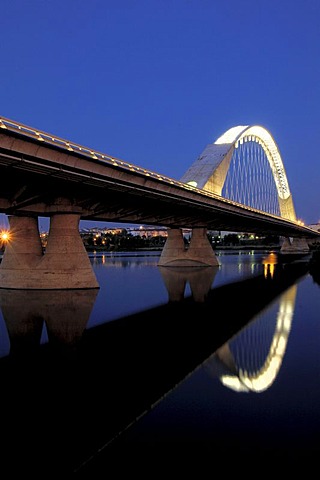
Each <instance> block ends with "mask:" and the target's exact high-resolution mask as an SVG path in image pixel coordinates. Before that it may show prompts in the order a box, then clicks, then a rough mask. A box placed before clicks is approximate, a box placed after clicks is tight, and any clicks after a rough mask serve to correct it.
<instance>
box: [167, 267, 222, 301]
mask: <svg viewBox="0 0 320 480" xmlns="http://www.w3.org/2000/svg"><path fill="white" fill-rule="evenodd" d="M158 268H159V270H160V272H161V276H162V279H163V281H164V284H165V286H166V289H167V292H168V296H169V302H180V301H182V300H183V299H184V296H185V291H186V287H187V284H189V285H190V289H191V294H192V297H193V300H194V301H195V302H204V301H205V299H206V296H207V294H208V292H209V291H210V289H211V287H212V284H213V282H214V278H215V276H216V273H217V271H218V268H219V267H217V266H214V267H158Z"/></svg>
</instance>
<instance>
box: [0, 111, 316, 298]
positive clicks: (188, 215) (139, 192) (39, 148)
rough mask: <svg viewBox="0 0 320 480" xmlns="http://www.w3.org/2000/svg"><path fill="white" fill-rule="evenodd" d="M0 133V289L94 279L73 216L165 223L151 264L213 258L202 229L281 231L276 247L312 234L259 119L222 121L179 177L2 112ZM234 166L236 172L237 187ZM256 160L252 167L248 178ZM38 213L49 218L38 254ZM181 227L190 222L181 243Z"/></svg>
mask: <svg viewBox="0 0 320 480" xmlns="http://www.w3.org/2000/svg"><path fill="white" fill-rule="evenodd" d="M0 132H1V133H0V186H1V190H0V192H1V193H0V212H2V213H5V214H7V215H8V216H9V224H10V239H9V241H8V243H7V246H6V249H5V253H4V256H3V260H2V262H1V266H0V288H14V289H75V288H78V289H82V288H98V287H99V285H98V282H97V280H96V278H95V275H94V273H93V271H92V268H91V264H90V261H89V259H88V256H87V254H86V251H85V249H84V246H83V242H82V240H81V237H80V234H79V221H80V219H84V220H95V221H105V222H122V223H144V224H148V225H161V226H166V227H168V238H167V241H166V244H165V247H164V249H163V251H162V254H161V257H160V261H159V265H160V266H187V267H190V266H199V265H200V266H215V265H218V260H217V258H216V257H215V254H214V251H213V249H212V247H211V245H210V243H209V241H208V238H207V231H208V230H226V231H235V232H251V233H256V234H259V235H279V236H283V237H284V242H283V246H282V251H283V252H292V251H294V252H307V251H308V244H307V240H308V239H309V240H310V239H315V238H319V235H320V234H319V233H318V232H316V231H314V230H312V229H311V228H308V227H306V226H304V225H302V224H301V222H300V221H298V220H297V219H296V215H295V210H294V205H293V201H292V195H291V192H290V189H289V185H288V182H287V177H286V174H285V170H284V166H283V163H282V160H281V156H280V153H279V150H278V148H277V145H276V144H275V142H274V140H273V138H272V136H271V135H270V133H269V132H268V131H267V130H265V129H264V128H263V127H260V126H239V127H234V128H231V129H230V130H228V131H227V132H226V133H225V134H224V135H222V136H221V137H219V138H218V139H217V140H216V141H215V142H214V143H213V144H210V145H208V146H207V147H206V149H205V150H204V152H203V153H202V154H201V155H200V156H199V158H198V159H197V160H196V161H195V162H194V164H193V165H191V166H190V168H189V169H188V170H187V171H186V173H185V175H184V176H183V177H182V179H181V180H180V181H178V180H174V179H172V178H169V177H166V176H164V175H162V174H159V173H155V172H152V171H149V170H147V169H144V168H142V167H139V166H136V165H133V164H130V163H128V162H125V161H122V160H120V159H118V158H115V157H113V156H110V155H107V154H105V153H101V152H98V151H96V150H94V149H90V148H87V147H84V146H82V145H78V144H76V143H73V142H70V141H67V140H64V139H61V138H58V137H56V136H54V135H52V134H49V133H46V132H43V131H40V130H37V129H35V128H32V127H29V126H26V125H23V124H21V123H18V122H15V121H13V120H10V119H7V118H4V117H1V118H0ZM247 147H248V149H247V150H244V149H245V148H247ZM263 162H265V164H264V163H263ZM243 164H245V165H248V169H249V170H245V168H244V167H243ZM239 165H241V166H242V167H241V172H242V174H243V172H245V177H244V180H243V181H242V183H243V185H244V186H245V188H244V189H242V190H241V189H239V186H238V183H239V182H238V179H239V177H240V174H239V170H237V168H238V167H239ZM257 165H258V166H259V169H260V170H259V171H258V172H256V173H255V177H254V178H252V176H251V177H250V178H249V181H248V175H252V172H253V171H255V168H256V166H257ZM266 172H269V173H271V183H270V178H268V177H267V175H266ZM231 173H233V176H232V175H231ZM235 179H236V180H235ZM249 184H250V185H258V184H259V185H260V184H261V185H262V187H263V190H262V191H261V192H262V193H261V192H254V195H253V194H252V193H250V194H249V195H250V197H248V189H247V188H246V187H247V186H248V185H249ZM273 187H274V188H275V190H274V191H273V190H272V188H273ZM226 188H229V189H230V191H226ZM235 190H236V191H237V193H239V192H240V193H241V195H242V197H241V200H240V201H239V200H238V199H237V198H236V196H235V195H234V191H235ZM266 192H267V193H270V192H271V198H272V200H273V203H272V205H273V206H272V207H271V201H270V198H269V197H270V195H269V197H268V196H267V195H266ZM243 195H244V196H243ZM253 197H255V198H258V200H261V198H264V197H266V204H265V205H266V206H264V205H260V204H259V206H258V208H257V207H256V206H255V204H254V198H253ZM274 200H276V202H275V204H276V206H274ZM38 216H46V217H50V232H49V238H48V244H47V248H46V252H45V253H43V251H42V246H41V242H40V235H39V230H38ZM182 228H190V229H192V237H191V242H190V246H189V248H188V249H186V248H185V245H184V242H183V236H182V230H181V229H182Z"/></svg>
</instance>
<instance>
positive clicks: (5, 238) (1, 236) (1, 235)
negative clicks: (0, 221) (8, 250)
mask: <svg viewBox="0 0 320 480" xmlns="http://www.w3.org/2000/svg"><path fill="white" fill-rule="evenodd" d="M9 238H10V235H9V232H6V231H3V232H1V233H0V239H1V240H2V242H4V243H5V242H8V241H9Z"/></svg>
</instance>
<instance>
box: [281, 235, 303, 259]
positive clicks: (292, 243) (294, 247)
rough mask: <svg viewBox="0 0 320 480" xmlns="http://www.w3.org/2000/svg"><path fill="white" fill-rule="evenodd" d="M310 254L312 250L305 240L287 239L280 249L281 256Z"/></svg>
mask: <svg viewBox="0 0 320 480" xmlns="http://www.w3.org/2000/svg"><path fill="white" fill-rule="evenodd" d="M309 252H310V248H309V245H308V242H307V240H306V239H305V238H293V239H292V240H290V238H287V237H285V238H284V240H283V243H282V246H281V249H280V253H281V254H287V253H290V254H297V255H299V254H300V255H301V254H308V253H309Z"/></svg>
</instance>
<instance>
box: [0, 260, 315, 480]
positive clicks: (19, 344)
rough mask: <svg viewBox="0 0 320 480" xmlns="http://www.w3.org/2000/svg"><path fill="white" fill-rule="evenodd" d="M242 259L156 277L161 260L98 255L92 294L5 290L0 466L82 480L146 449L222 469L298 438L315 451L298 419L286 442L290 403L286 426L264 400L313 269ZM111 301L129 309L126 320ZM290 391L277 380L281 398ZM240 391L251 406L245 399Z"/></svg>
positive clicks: (0, 300) (293, 444) (0, 297)
mask: <svg viewBox="0 0 320 480" xmlns="http://www.w3.org/2000/svg"><path fill="white" fill-rule="evenodd" d="M243 260H244V261H243V263H241V258H240V257H239V256H235V255H233V256H231V255H230V256H226V257H223V258H221V266H220V267H218V268H216V267H213V268H211V267H208V268H205V269H203V271H202V273H201V270H198V269H195V270H193V271H189V272H188V271H187V270H185V271H180V269H178V270H175V269H169V268H168V269H163V268H162V269H160V268H159V267H157V266H156V265H157V257H154V258H153V259H151V258H147V259H146V265H144V259H143V258H134V257H127V258H122V259H120V260H119V259H114V258H107V257H104V260H103V259H102V258H101V259H94V261H93V265H94V268H95V269H96V273H97V276H98V278H99V281H100V285H101V289H100V290H99V292H97V291H95V290H88V291H74V292H61V291H60V292H40V291H38V292H22V291H20V292H19V291H7V290H2V291H1V290H0V306H1V310H2V315H3V319H4V325H5V327H4V326H2V331H3V332H4V331H5V330H6V331H7V335H8V341H7V344H8V345H9V348H8V345H7V348H6V350H5V351H3V352H2V358H1V359H0V376H1V380H2V390H3V395H2V397H1V400H0V401H1V404H0V405H1V408H2V411H3V412H6V415H5V417H4V421H3V423H2V445H1V446H2V452H3V458H4V464H5V463H6V462H8V463H9V465H10V468H11V469H12V471H14V470H16V471H17V472H19V470H20V468H21V470H23V472H24V474H25V473H26V472H28V471H30V472H33V473H35V472H37V471H41V472H46V471H49V470H50V472H51V473H53V472H55V473H57V474H58V473H68V472H78V473H83V474H84V473H88V475H91V474H92V473H93V472H96V473H97V472H98V471H106V468H107V465H110V462H111V461H114V459H116V458H119V457H121V456H122V455H125V454H128V452H130V453H134V452H135V453H136V454H137V457H136V458H137V459H138V458H140V462H142V460H141V455H140V454H138V451H140V453H141V449H142V450H143V452H144V454H146V453H147V452H149V453H150V452H151V451H153V452H157V453H158V454H159V456H160V455H163V454H165V455H169V452H171V451H172V446H173V445H175V447H174V451H175V452H176V453H177V446H178V445H183V446H184V450H185V448H187V447H189V452H191V451H192V452H193V454H196V452H197V450H199V447H201V448H200V449H201V451H206V452H208V453H210V454H211V455H212V454H213V452H214V455H215V456H217V455H218V457H219V452H220V453H221V452H226V451H230V449H232V452H233V453H232V454H234V453H235V452H245V451H249V450H250V451H251V452H254V451H255V452H256V453H257V452H259V451H263V452H264V454H265V451H266V449H267V450H268V449H270V450H272V449H273V450H276V449H279V448H280V446H281V451H282V453H283V452H284V451H286V447H284V445H287V446H288V451H289V450H290V449H292V448H293V449H294V448H296V449H297V448H298V447H300V444H298V441H300V440H302V441H303V442H305V445H308V448H310V445H311V447H312V445H313V448H318V446H319V445H318V441H316V442H315V441H313V443H312V441H311V440H312V438H310V437H308V432H307V428H308V427H309V422H310V421H311V417H310V414H308V415H307V414H305V415H304V416H303V422H302V424H300V423H301V418H299V419H298V421H297V418H295V419H294V422H295V429H296V431H297V434H298V436H300V440H298V437H297V436H293V437H292V438H289V437H290V435H291V432H292V426H291V421H292V411H293V409H294V408H296V406H297V405H296V404H294V405H293V404H292V402H293V399H295V400H297V398H296V395H293V396H292V397H291V398H290V400H289V399H286V400H287V402H286V407H287V408H288V415H287V414H286V413H284V411H283V407H284V406H283V405H282V403H281V401H280V403H279V398H278V399H277V398H275V400H272V399H271V397H272V393H271V392H272V391H273V390H274V391H275V395H279V392H278V390H277V388H279V387H277V386H276V385H277V384H276V380H277V379H278V381H279V377H280V378H281V377H282V376H283V375H281V371H282V368H283V360H284V358H285V355H287V349H288V345H290V337H289V336H290V335H291V330H292V328H291V327H292V321H293V317H294V308H295V298H296V295H297V289H298V288H299V285H300V284H301V283H302V284H304V282H306V281H307V282H309V284H310V281H312V280H311V279H310V276H309V275H308V268H307V266H306V264H305V263H299V264H296V265H286V264H280V265H277V263H276V262H277V260H275V259H274V257H273V258H269V259H268V256H267V255H265V254H258V255H252V256H249V255H244V256H243ZM122 262H123V263H122ZM239 262H240V263H241V265H240V266H239ZM121 265H122V266H121ZM160 284H161V287H159V286H160ZM188 285H189V289H190V295H189V294H188ZM144 286H147V287H146V290H145V292H144V294H145V295H146V297H148V298H146V303H145V304H144V305H143V303H142V296H141V289H142V290H143V288H144ZM156 287H157V288H158V289H159V290H158V296H157V294H156V292H155V291H154V290H155V288H156ZM308 287H310V285H308ZM316 288H319V287H318V286H316ZM130 289H131V290H133V292H132V291H131V293H130ZM119 292H120V293H121V294H120V297H119ZM149 292H150V295H149ZM113 295H114V297H115V298H116V301H117V302H119V298H121V299H122V302H123V299H126V301H127V300H128V299H129V298H130V301H132V302H133V299H134V297H136V301H137V304H134V305H131V308H132V312H133V313H127V314H126V315H122V316H121V315H120V314H119V311H117V310H116V309H115V307H116V305H115V303H114V302H115V298H114V297H113ZM139 295H140V296H139ZM150 298H151V300H150ZM119 308H120V311H121V308H123V305H119ZM126 308H130V306H128V305H127V306H126ZM138 310H141V311H138ZM261 339H262V340H263V341H261ZM298 348H299V349H300V348H302V347H301V346H299V345H298ZM287 368H288V366H287ZM215 378H217V379H219V383H220V386H221V387H220V388H218V387H217V385H216V384H215V383H214V379H215ZM208 381H209V383H207V382H208ZM287 387H288V384H287V383H286V380H285V379H283V378H282V380H281V382H280V390H281V392H282V393H283V392H284V391H286V388H287ZM190 388H191V389H192V391H190ZM221 388H222V390H221ZM289 388H291V385H289ZM236 392H241V393H244V392H246V394H248V393H250V392H251V393H253V392H254V393H257V392H260V395H259V397H258V399H257V398H255V400H254V401H253V400H252V399H250V400H249V399H248V400H245V399H244V397H243V396H239V394H237V393H236ZM282 393H281V395H282ZM315 393H316V395H319V392H318V389H316V391H315ZM232 394H233V395H237V397H236V398H233V397H230V395H232ZM270 394H271V397H270ZM281 398H282V397H281ZM248 402H249V405H248V404H247V403H248ZM277 402H278V403H277ZM202 403H203V405H202V406H200V405H201V404H202ZM300 408H301V403H300ZM277 409H278V410H277ZM26 412H27V413H26ZM200 412H201V414H200ZM204 412H205V414H204ZM313 413H318V412H313ZM204 415H205V416H204ZM203 416H204V417H203ZM202 417H203V418H202ZM289 417H290V422H289V421H288V420H289ZM190 420H191V423H190ZM177 422H178V423H177ZM312 425H313V427H312V428H313V429H314V433H315V432H317V433H319V432H320V428H319V430H317V427H318V426H319V425H318V422H317V421H316V422H315V421H314V419H312ZM129 427H130V428H129ZM315 429H316V430H315ZM274 431H276V432H277V435H276V438H274ZM31 432H32V435H31ZM301 433H303V435H301ZM288 438H289V442H288V443H286V442H287V441H288ZM57 439H58V441H57ZM313 440H314V436H313ZM289 447H290V448H289ZM218 457H216V458H215V461H216V462H217V461H218ZM161 458H162V461H163V460H164V459H165V458H166V456H165V457H163V456H162V457H161ZM17 459H19V461H17ZM22 465H23V467H22ZM140 466H141V465H140ZM3 468H4V467H3ZM118 468H119V465H118Z"/></svg>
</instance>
